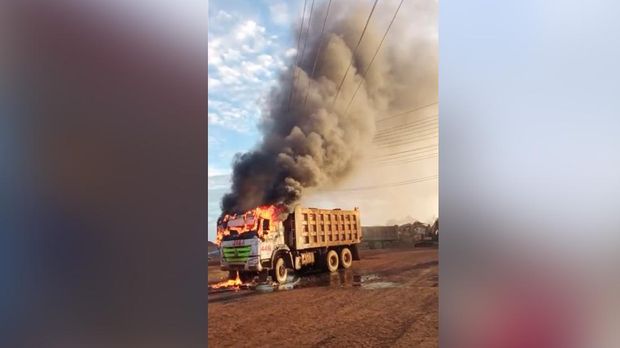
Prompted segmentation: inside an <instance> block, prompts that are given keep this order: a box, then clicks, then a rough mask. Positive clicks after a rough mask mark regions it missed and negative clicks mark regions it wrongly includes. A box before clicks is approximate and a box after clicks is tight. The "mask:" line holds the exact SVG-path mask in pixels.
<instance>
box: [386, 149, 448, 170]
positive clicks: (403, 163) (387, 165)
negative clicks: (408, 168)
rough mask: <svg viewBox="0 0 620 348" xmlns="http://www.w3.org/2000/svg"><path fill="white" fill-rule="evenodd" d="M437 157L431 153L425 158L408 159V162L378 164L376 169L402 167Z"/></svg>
mask: <svg viewBox="0 0 620 348" xmlns="http://www.w3.org/2000/svg"><path fill="white" fill-rule="evenodd" d="M438 155H439V153H437V152H436V153H431V154H428V155H425V156H421V157H416V158H411V159H408V160H400V161H392V162H385V163H381V164H378V165H377V167H391V166H402V165H406V164H409V163H414V162H420V161H424V160H429V159H434V158H438Z"/></svg>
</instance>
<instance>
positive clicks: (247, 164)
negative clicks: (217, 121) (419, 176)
mask: <svg viewBox="0 0 620 348" xmlns="http://www.w3.org/2000/svg"><path fill="white" fill-rule="evenodd" d="M317 3H318V1H317ZM398 3H399V2H398V1H396V2H394V1H392V2H380V3H379V4H378V5H377V8H376V10H375V12H374V13H373V15H372V17H371V19H370V22H369V25H368V27H367V29H366V32H365V34H364V37H363V40H362V41H361V44H360V45H359V47H358V49H357V50H356V45H357V43H358V40H359V38H360V35H361V33H362V29H363V27H364V24H365V23H366V20H367V18H368V14H369V12H370V9H371V7H372V6H371V5H372V4H369V3H360V2H358V1H355V2H342V1H332V4H331V8H330V10H329V11H330V14H329V17H328V20H327V24H326V27H325V30H324V32H323V33H321V30H322V27H323V20H324V18H325V11H326V10H327V2H325V3H323V4H322V5H321V6H318V5H317V6H315V8H314V12H313V18H312V21H311V26H310V30H309V34H308V35H306V29H304V31H303V32H302V35H301V42H300V44H299V47H300V52H299V54H300V56H299V57H298V58H297V60H296V62H295V64H294V66H293V68H292V69H289V71H288V73H285V74H283V75H282V76H281V77H280V80H279V84H278V86H277V87H276V88H274V90H272V92H271V94H270V96H269V98H268V103H267V106H266V108H265V110H264V111H263V119H262V121H261V125H260V128H261V131H262V133H263V139H262V141H261V142H260V143H259V144H258V146H257V147H256V148H255V149H254V150H252V151H250V152H247V153H244V154H240V155H237V156H236V158H235V160H234V165H233V175H232V187H231V192H230V193H228V194H227V195H225V196H224V197H223V199H222V210H223V213H232V212H242V211H246V210H248V209H251V208H253V207H256V206H258V205H262V204H274V203H284V204H287V205H291V204H294V203H295V202H297V201H299V200H300V198H301V197H302V195H303V193H304V191H305V190H307V189H311V188H321V187H326V186H333V185H337V184H338V183H339V182H340V181H341V180H342V179H343V178H345V177H347V175H349V174H350V173H351V172H352V171H354V170H355V169H356V168H357V165H359V163H360V160H361V159H362V157H363V155H364V150H365V149H366V148H367V147H369V145H370V144H371V142H372V137H373V135H374V132H375V119H376V118H377V117H379V116H383V115H385V114H388V113H390V112H394V111H398V110H399V109H401V108H403V107H405V106H404V104H409V105H410V104H411V99H412V98H416V96H418V94H419V93H418V94H416V93H414V91H413V90H414V89H415V88H414V86H412V83H411V82H412V81H411V78H412V75H411V74H409V73H408V72H411V71H416V73H417V74H419V69H418V70H415V69H411V65H412V64H414V63H412V61H411V59H410V58H409V56H411V50H412V49H414V46H413V44H412V43H413V42H414V41H415V40H409V43H408V42H407V37H406V36H407V35H404V34H403V33H402V30H403V25H404V24H405V23H406V22H407V15H406V13H404V12H406V11H407V10H406V9H405V7H406V5H407V4H406V3H405V4H404V5H403V7H402V9H401V12H400V13H399V15H398V18H397V19H396V22H399V20H400V27H399V25H397V24H396V23H395V25H394V26H393V27H392V29H391V31H390V35H395V36H399V35H400V40H386V41H385V42H384V44H383V46H382V48H381V51H380V53H379V54H378V55H377V56H376V58H375V60H374V62H373V63H372V68H371V69H370V70H369V71H368V73H367V74H366V76H362V75H363V74H364V72H365V70H366V68H367V66H368V65H369V63H370V62H371V60H372V58H373V56H374V54H375V51H376V49H377V47H378V46H379V42H380V41H381V38H382V36H383V34H384V33H385V30H386V28H387V26H388V24H389V21H390V20H391V17H392V15H393V14H394V11H395V10H396V8H397V6H398ZM306 21H307V20H306ZM399 30H400V31H401V33H399V32H398V31H399ZM297 34H298V33H297ZM305 40H307V47H306V50H305V51H304V50H303V46H304V45H306V41H305ZM403 48H404V49H405V51H404V52H403ZM406 50H409V51H408V52H407V51H406ZM301 52H304V53H305V54H304V55H303V56H301ZM315 59H316V67H315ZM351 63H352V64H351ZM350 64H351V66H350V67H349V65H350ZM431 68H435V69H436V67H431ZM347 69H348V73H347V75H346V79H345V80H344V82H343V83H342V85H341V88H340V91H338V87H339V86H340V84H341V81H342V78H343V76H345V72H346V71H347ZM313 70H314V73H313ZM360 83H361V84H360ZM358 86H360V88H359V90H358V91H357V93H356V94H355V98H354V99H353V102H351V103H350V101H351V100H352V96H353V95H354V93H355V91H356V90H357V89H358ZM432 87H433V86H431V88H432ZM435 87H436V86H435ZM435 90H436V89H435ZM336 95H337V98H336V99H335V97H336ZM423 99H426V98H423ZM404 101H408V102H409V103H404Z"/></svg>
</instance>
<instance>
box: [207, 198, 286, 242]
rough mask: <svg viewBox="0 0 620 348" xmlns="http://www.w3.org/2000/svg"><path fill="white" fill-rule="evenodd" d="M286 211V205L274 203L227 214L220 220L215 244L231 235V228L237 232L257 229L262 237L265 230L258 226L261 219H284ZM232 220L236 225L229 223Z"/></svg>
mask: <svg viewBox="0 0 620 348" xmlns="http://www.w3.org/2000/svg"><path fill="white" fill-rule="evenodd" d="M286 212H287V208H286V206H284V205H281V204H277V205H276V204H274V205H263V206H259V207H256V208H254V209H251V210H248V211H247V212H245V213H243V214H226V215H224V216H223V217H222V219H221V220H220V221H218V226H217V236H216V239H215V244H217V245H221V242H222V239H223V238H224V237H225V236H227V235H229V234H230V231H231V230H232V231H235V232H237V233H244V232H249V231H257V232H258V235H259V237H262V234H263V231H262V230H261V229H260V228H259V226H258V224H259V220H260V219H269V220H270V221H272V222H275V221H282V219H283V216H282V214H284V213H286ZM231 221H234V222H235V226H229V225H228V222H231Z"/></svg>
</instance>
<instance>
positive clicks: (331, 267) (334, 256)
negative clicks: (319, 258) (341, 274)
mask: <svg viewBox="0 0 620 348" xmlns="http://www.w3.org/2000/svg"><path fill="white" fill-rule="evenodd" d="M338 263H339V262H338V253H337V252H336V250H330V251H328V252H327V255H326V256H325V264H326V265H327V270H328V271H330V272H336V271H337V270H338Z"/></svg>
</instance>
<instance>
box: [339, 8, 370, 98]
mask: <svg viewBox="0 0 620 348" xmlns="http://www.w3.org/2000/svg"><path fill="white" fill-rule="evenodd" d="M377 2H379V0H375V3H374V4H373V5H372V9H371V10H370V14H368V18H367V19H366V24H365V25H364V29H363V30H362V34H361V35H360V38H359V40H357V45H355V49H354V50H353V54H352V56H351V60H350V61H349V66H347V70H345V72H344V76H342V80H340V84H339V85H338V89H337V90H336V95H335V96H334V99H333V101H332V108H333V107H334V105H335V104H336V100H337V99H338V95H339V94H340V90H341V89H342V85H343V84H344V80H345V79H346V78H347V74H348V73H349V69H351V65H352V64H353V59H355V54H356V53H357V49H358V48H359V47H360V43H361V42H362V39H363V38H364V34H366V29H367V28H368V23H369V22H370V18H371V17H372V14H373V12H375V8H376V7H377Z"/></svg>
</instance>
